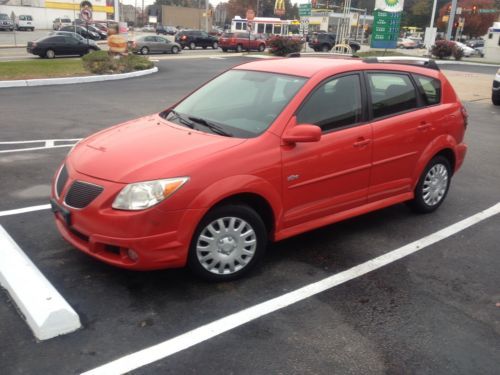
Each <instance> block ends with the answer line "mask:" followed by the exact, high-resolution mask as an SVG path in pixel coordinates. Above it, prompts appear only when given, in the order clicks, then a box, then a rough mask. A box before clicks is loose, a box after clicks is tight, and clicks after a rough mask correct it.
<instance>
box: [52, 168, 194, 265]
mask: <svg viewBox="0 0 500 375" xmlns="http://www.w3.org/2000/svg"><path fill="white" fill-rule="evenodd" d="M67 168H68V176H69V177H68V180H67V182H66V183H65V185H64V188H63V190H62V192H61V196H60V197H57V196H56V190H55V183H56V181H55V180H54V184H53V187H52V199H51V204H52V207H53V212H54V215H55V221H56V226H57V229H58V230H59V232H60V233H61V235H62V237H63V238H64V239H65V240H66V241H68V242H69V243H70V244H71V245H73V246H74V247H76V248H77V249H79V250H81V251H82V252H84V253H86V254H88V255H90V256H92V257H94V258H96V259H99V260H101V261H103V262H105V263H108V264H111V265H113V266H117V267H121V268H127V269H132V270H141V271H144V270H154V269H164V268H176V267H184V266H185V265H186V261H187V255H188V251H189V246H190V243H191V237H192V235H193V233H194V230H195V228H196V225H197V224H198V222H199V220H200V219H201V216H202V214H203V213H202V212H201V210H193V209H187V210H176V211H168V210H165V209H161V208H160V207H158V206H155V207H151V208H150V209H147V210H142V211H121V210H114V209H112V208H111V204H112V202H113V201H114V199H115V197H116V195H117V194H118V192H119V191H120V190H121V189H122V188H123V186H124V185H123V184H118V183H114V182H109V181H104V180H99V179H95V178H92V177H89V176H86V175H82V174H80V173H78V172H76V171H75V170H74V169H72V168H71V166H69V165H67ZM56 177H57V176H56ZM76 180H78V181H85V182H88V183H91V184H95V185H99V186H102V187H103V191H102V193H101V194H100V195H98V196H97V197H96V198H95V199H94V200H93V201H92V202H91V203H90V204H89V205H88V206H86V207H84V208H81V209H75V208H72V207H70V206H68V205H67V204H66V203H65V202H64V199H65V196H66V194H67V192H68V191H69V188H70V186H71V185H72V183H73V182H74V181H76ZM163 203H168V202H163ZM160 206H162V205H161V204H160ZM129 249H131V250H133V252H134V253H135V254H136V255H137V256H136V257H135V256H133V257H131V256H130V252H129Z"/></svg>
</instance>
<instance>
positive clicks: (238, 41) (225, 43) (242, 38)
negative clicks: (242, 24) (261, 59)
mask: <svg viewBox="0 0 500 375" xmlns="http://www.w3.org/2000/svg"><path fill="white" fill-rule="evenodd" d="M219 47H221V48H222V51H223V52H227V51H228V50H235V51H236V52H242V51H243V50H246V51H250V50H254V51H260V52H263V51H264V50H265V49H266V41H265V40H264V39H262V38H260V37H258V36H256V35H254V34H249V33H224V34H222V36H221V37H220V38H219Z"/></svg>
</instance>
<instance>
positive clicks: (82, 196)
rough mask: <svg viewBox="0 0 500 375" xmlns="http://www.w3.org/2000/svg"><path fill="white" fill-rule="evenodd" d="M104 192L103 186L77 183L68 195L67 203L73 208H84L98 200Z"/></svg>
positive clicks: (72, 186)
mask: <svg viewBox="0 0 500 375" xmlns="http://www.w3.org/2000/svg"><path fill="white" fill-rule="evenodd" d="M102 191H103V188H102V187H101V186H97V185H94V184H89V183H87V182H83V181H75V182H74V183H73V185H71V187H70V189H69V191H68V193H67V194H66V199H65V203H66V204H67V205H68V206H70V207H73V208H84V207H87V206H88V205H89V204H90V203H91V202H92V201H93V200H94V199H95V198H97V196H98V195H99V194H101V192H102Z"/></svg>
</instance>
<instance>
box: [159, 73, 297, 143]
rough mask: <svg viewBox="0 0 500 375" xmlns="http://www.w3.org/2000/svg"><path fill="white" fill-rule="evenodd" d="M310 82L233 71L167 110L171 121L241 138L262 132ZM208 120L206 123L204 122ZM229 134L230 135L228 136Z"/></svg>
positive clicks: (294, 78)
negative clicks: (208, 124) (211, 125)
mask: <svg viewBox="0 0 500 375" xmlns="http://www.w3.org/2000/svg"><path fill="white" fill-rule="evenodd" d="M305 81H306V79H305V78H303V77H296V76H290V75H284V74H277V73H265V72H255V71H246V70H230V71H228V72H226V73H224V74H222V75H220V76H219V77H217V78H215V79H214V80H212V81H211V82H209V83H207V84H206V85H205V86H203V87H201V88H200V89H199V90H197V91H196V92H194V93H193V94H192V95H190V96H189V97H187V98H186V99H185V100H184V101H182V102H181V103H180V104H179V105H177V106H176V107H175V108H174V111H173V113H172V112H167V113H163V114H162V115H163V116H166V117H167V119H168V120H169V121H176V122H178V123H180V124H184V125H187V124H186V121H185V119H186V118H187V119H191V120H193V119H194V123H193V124H190V125H192V126H191V127H194V128H196V129H199V130H202V131H210V132H214V133H218V134H222V133H221V132H220V131H219V132H216V131H213V129H210V128H209V127H208V126H206V123H207V122H208V123H211V124H215V125H217V127H219V128H220V129H222V130H224V132H225V133H227V134H230V135H231V136H235V137H240V138H252V137H256V136H258V135H259V134H262V133H263V132H264V131H266V129H267V128H268V127H269V125H270V124H271V123H272V122H273V121H274V119H275V118H276V117H277V116H278V115H279V114H280V113H281V111H282V110H283V108H284V107H285V106H286V105H287V104H288V103H289V102H290V100H291V99H292V98H293V97H294V95H295V94H296V93H297V91H298V90H299V89H300V88H301V87H302V85H303V84H304V82H305ZM203 123H205V124H203ZM227 134H226V135H227Z"/></svg>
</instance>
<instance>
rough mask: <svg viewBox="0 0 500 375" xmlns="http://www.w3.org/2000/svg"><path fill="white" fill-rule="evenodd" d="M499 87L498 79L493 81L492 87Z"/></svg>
mask: <svg viewBox="0 0 500 375" xmlns="http://www.w3.org/2000/svg"><path fill="white" fill-rule="evenodd" d="M499 87H500V81H493V88H495V89H496V88H499Z"/></svg>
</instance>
